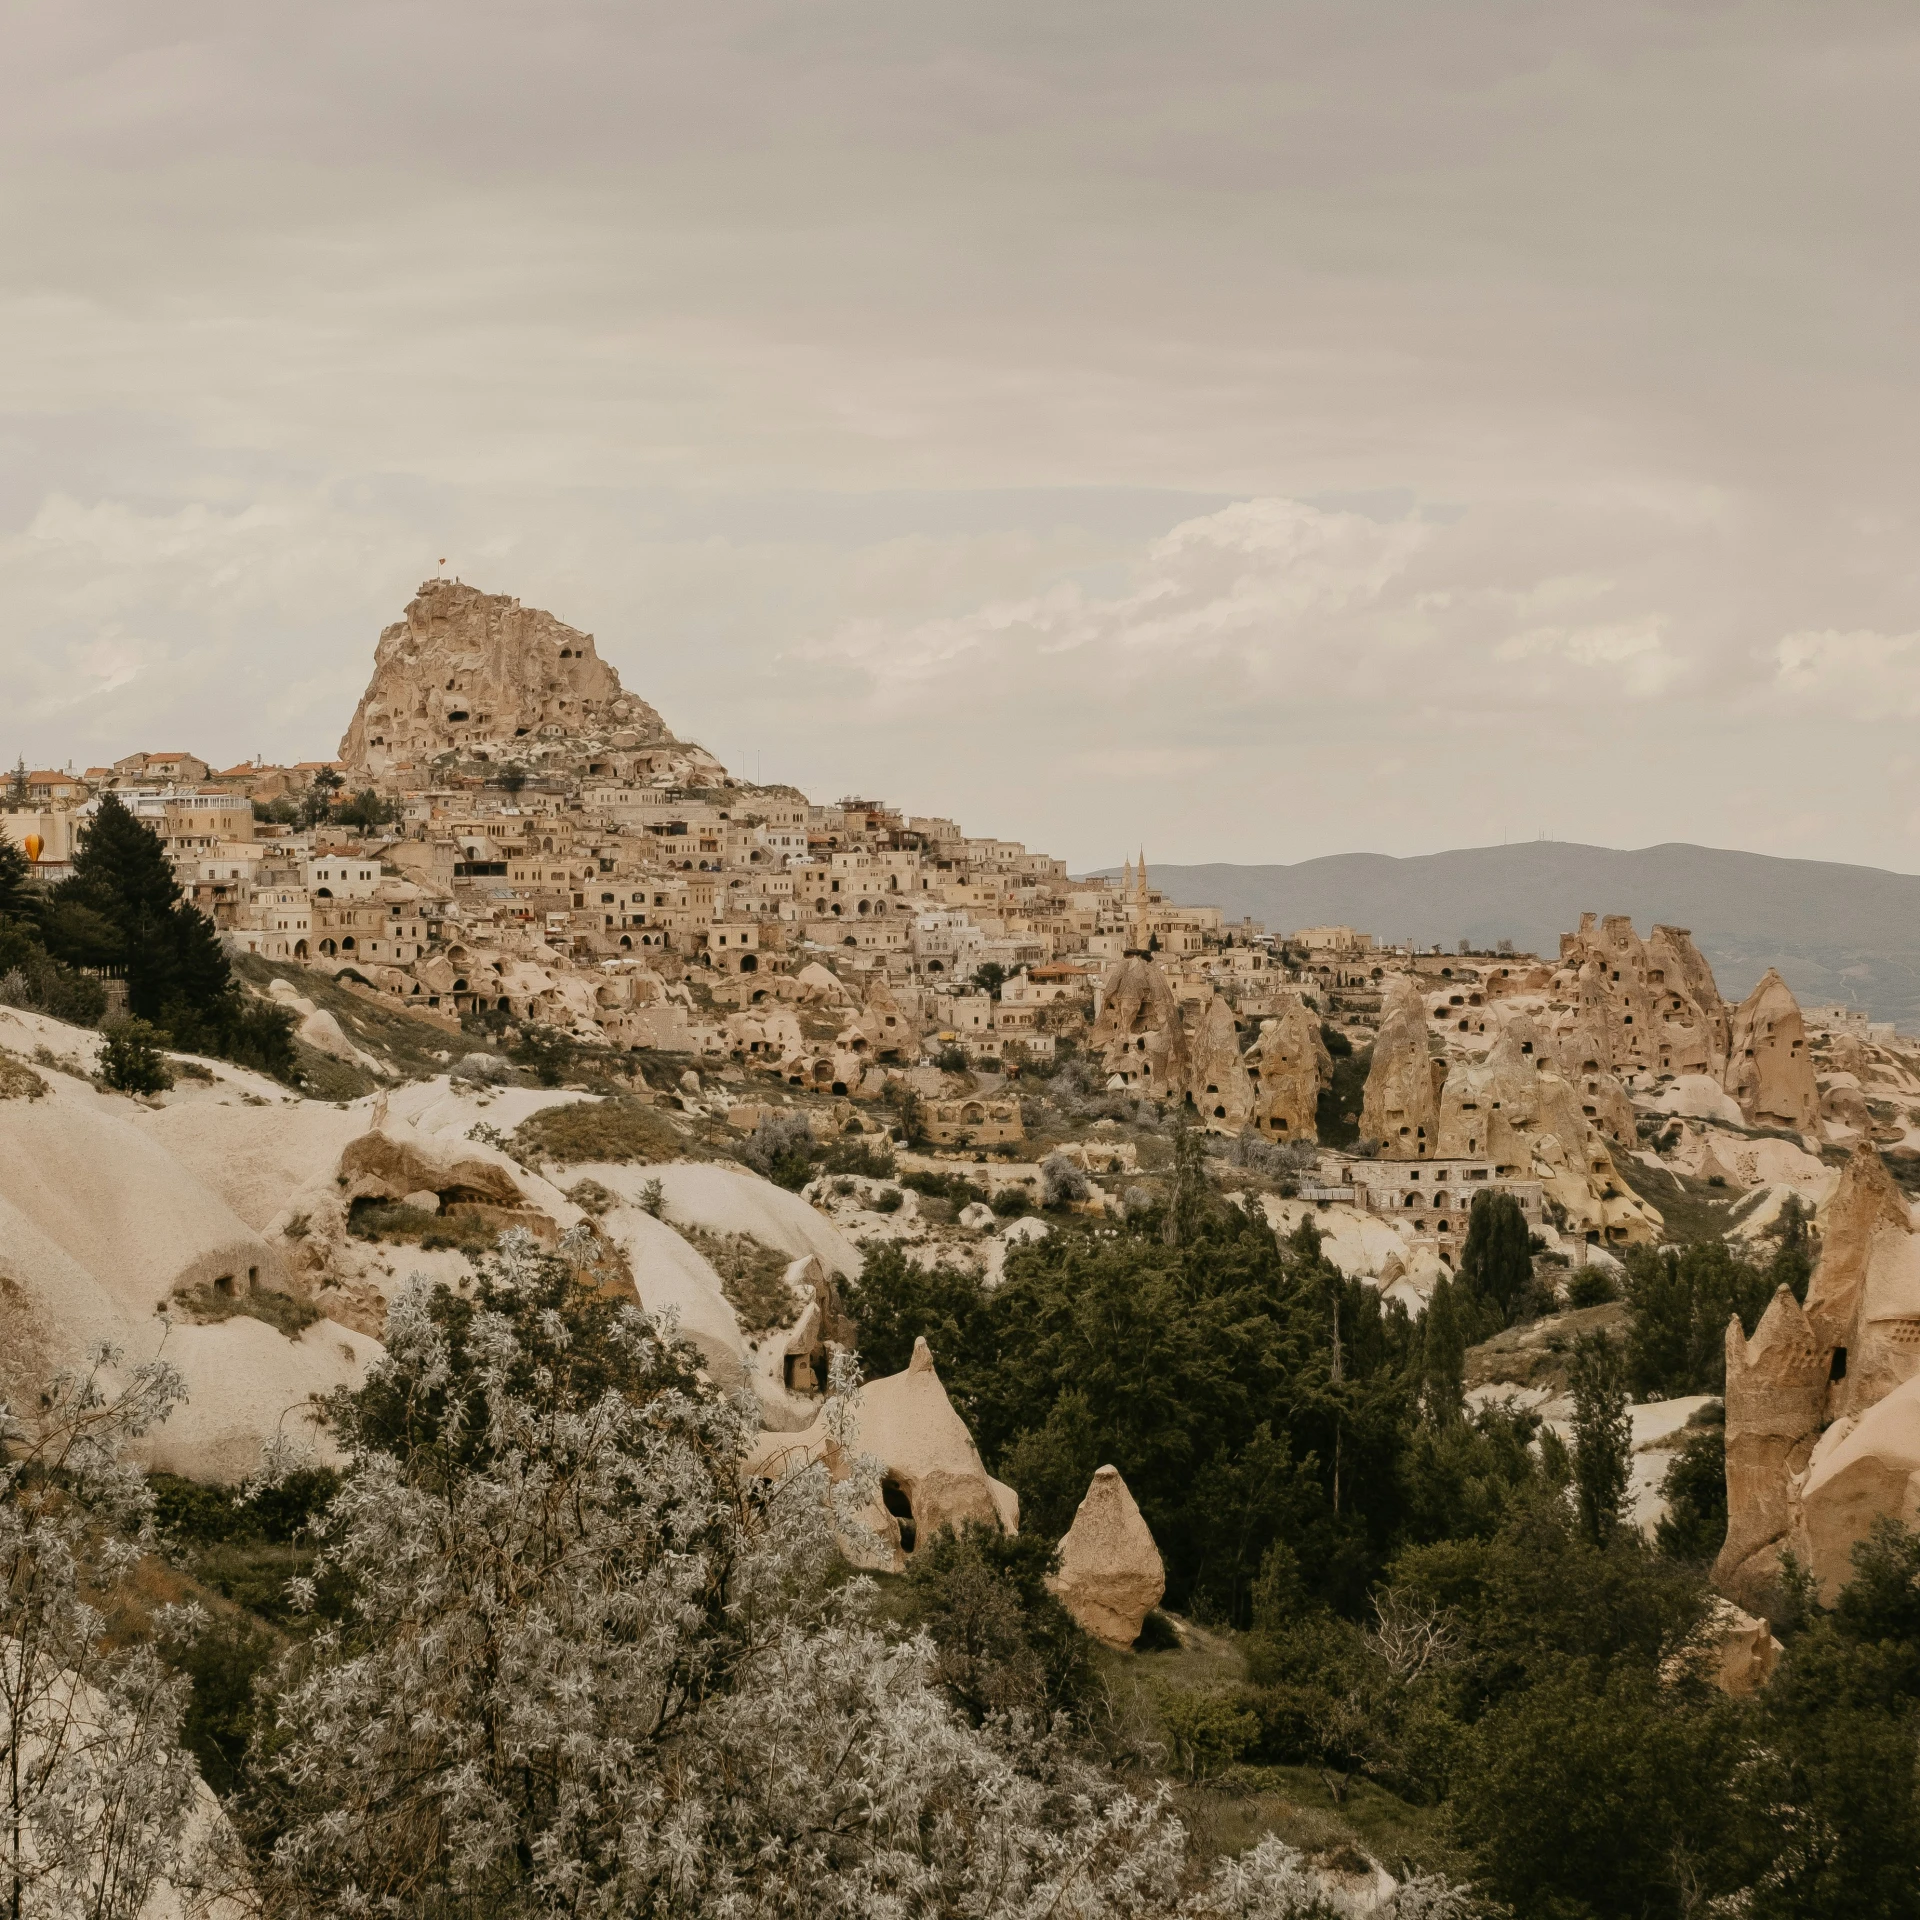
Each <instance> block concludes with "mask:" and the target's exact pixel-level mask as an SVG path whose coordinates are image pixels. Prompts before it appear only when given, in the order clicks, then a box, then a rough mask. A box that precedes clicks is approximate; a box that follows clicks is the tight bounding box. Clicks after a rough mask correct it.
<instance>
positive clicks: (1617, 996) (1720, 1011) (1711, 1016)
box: [1549, 913, 1727, 1079]
mask: <svg viewBox="0 0 1920 1920" xmlns="http://www.w3.org/2000/svg"><path fill="white" fill-rule="evenodd" d="M1549 992H1550V993H1551V995H1552V997H1553V998H1554V1000H1555V1001H1556V1002H1557V1003H1558V1004H1559V1005H1560V1006H1562V1007H1563V1008H1564V1009H1565V1010H1566V1011H1565V1017H1564V1019H1563V1021H1562V1024H1561V1026H1560V1028H1559V1031H1558V1035H1557V1037H1558V1039H1559V1042H1560V1057H1561V1062H1562V1065H1563V1067H1564V1068H1565V1069H1566V1070H1567V1071H1568V1072H1569V1073H1572V1074H1576V1075H1577V1074H1582V1073H1611V1074H1614V1075H1616V1076H1618V1077H1620V1078H1623V1079H1624V1078H1627V1077H1630V1076H1632V1075H1635V1074H1641V1073H1651V1074H1668V1073H1672V1074H1680V1073H1709V1074H1712V1075H1713V1076H1714V1077H1715V1078H1716V1079H1717V1078H1718V1077H1719V1075H1720V1073H1721V1071H1722V1069H1723V1068H1724V1066H1725V1063H1726V1058H1727V1017H1726V1007H1725V1004H1724V1002H1722V1000H1721V998H1720V990H1719V988H1718V987H1717V986H1716V985H1715V984H1714V978H1713V969H1712V968H1711V967H1710V966H1708V965H1707V962H1706V957H1705V956H1704V955H1703V954H1702V953H1701V952H1700V950H1699V948H1697V947H1696V946H1695V945H1694V944H1693V936H1692V934H1691V933H1690V932H1689V931H1688V930H1687V929H1686V928H1685V927H1668V926H1656V927H1655V928H1654V929H1653V933H1652V936H1651V937H1650V938H1649V939H1648V940H1646V941H1645V942H1642V940H1641V939H1640V937H1639V935H1638V934H1636V933H1635V932H1634V930H1633V922H1632V920H1631V919H1629V918H1628V917H1627V916H1626V915H1625V914H1619V913H1610V914H1608V915H1606V916H1605V917H1604V918H1599V917H1597V916H1595V915H1593V914H1591V913H1583V914H1582V915H1581V916H1580V926H1579V930H1578V931H1577V932H1574V933H1563V934H1562V935H1561V936H1560V969H1559V971H1558V972H1557V973H1556V974H1555V975H1554V977H1553V980H1552V983H1551V985H1550V988H1549Z"/></svg>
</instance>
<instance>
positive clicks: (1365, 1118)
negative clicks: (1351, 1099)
mask: <svg viewBox="0 0 1920 1920" xmlns="http://www.w3.org/2000/svg"><path fill="white" fill-rule="evenodd" d="M1445 1073H1446V1063H1445V1062H1444V1061H1443V1060H1440V1059H1438V1058H1436V1057H1435V1056H1434V1055H1433V1053H1432V1050H1431V1049H1430V1048H1429V1047H1428V1045H1427V1016H1426V1009H1425V1007H1424V1005H1423V1004H1422V1002H1421V999H1420V996H1419V994H1418V992H1417V991H1416V990H1415V989H1414V987H1413V984H1412V982H1411V981H1407V980H1401V981H1397V982H1396V983H1395V984H1394V986H1393V987H1392V988H1391V989H1389V991H1388V995H1387V1003H1386V1007H1385V1009H1384V1012H1383V1017H1382V1019H1381V1022H1380V1034H1379V1038H1378V1039H1376V1040H1375V1041H1374V1043H1373V1064H1372V1066H1371V1067H1369V1068H1368V1070H1367V1085H1366V1091H1365V1093H1364V1094H1363V1095H1362V1096H1361V1102H1360V1134H1361V1137H1362V1138H1363V1139H1367V1140H1375V1141H1378V1142H1379V1146H1380V1152H1381V1155H1382V1157H1383V1158H1385V1159H1388V1160H1428V1159H1431V1158H1432V1157H1433V1155H1434V1153H1435V1152H1436V1150H1437V1143H1438V1139H1439V1132H1440V1082H1441V1080H1442V1078H1443V1077H1444V1075H1445Z"/></svg>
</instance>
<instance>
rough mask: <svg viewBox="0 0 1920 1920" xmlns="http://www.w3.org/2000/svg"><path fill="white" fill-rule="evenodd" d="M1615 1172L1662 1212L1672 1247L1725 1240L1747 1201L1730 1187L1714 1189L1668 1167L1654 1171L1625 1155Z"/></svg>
mask: <svg viewBox="0 0 1920 1920" xmlns="http://www.w3.org/2000/svg"><path fill="white" fill-rule="evenodd" d="M1613 1164H1614V1169H1615V1171H1616V1172H1618V1174H1619V1175H1620V1177H1621V1179H1623V1180H1624V1181H1625V1182H1626V1183H1627V1185H1628V1186H1629V1187H1631V1188H1632V1189H1633V1191H1634V1192H1635V1193H1637V1194H1638V1195H1639V1196H1640V1198H1641V1199H1642V1200H1648V1201H1651V1202H1652V1203H1653V1205H1655V1206H1656V1207H1658V1208H1659V1209H1660V1217H1661V1219H1662V1220H1664V1221H1665V1222H1666V1227H1665V1231H1664V1232H1663V1233H1662V1235H1661V1238H1662V1240H1663V1241H1664V1242H1665V1243H1667V1244H1669V1245H1672V1246H1677V1247H1688V1246H1694V1245H1697V1244H1698V1243H1700V1242H1701V1241H1705V1240H1719V1239H1722V1238H1723V1237H1724V1236H1725V1234H1726V1231H1727V1229H1728V1227H1730V1226H1731V1225H1732V1224H1733V1214H1734V1209H1735V1208H1736V1207H1737V1206H1738V1205H1739V1203H1740V1201H1741V1200H1742V1199H1743V1198H1744V1196H1743V1195H1741V1194H1738V1193H1736V1192H1734V1191H1733V1190H1732V1189H1731V1188H1730V1187H1715V1186H1710V1185H1709V1184H1708V1183H1707V1182H1706V1181H1704V1180H1694V1179H1691V1178H1690V1177H1688V1176H1687V1175H1686V1174H1680V1173H1673V1172H1671V1171H1669V1170H1668V1169H1667V1168H1665V1167H1650V1166H1648V1165H1647V1164H1646V1163H1645V1162H1644V1161H1642V1160H1636V1159H1634V1157H1633V1156H1632V1155H1631V1154H1627V1153H1623V1154H1621V1155H1620V1156H1619V1158H1618V1159H1616V1160H1615V1161H1614V1163H1613Z"/></svg>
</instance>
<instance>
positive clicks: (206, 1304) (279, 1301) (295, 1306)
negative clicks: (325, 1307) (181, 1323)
mask: <svg viewBox="0 0 1920 1920" xmlns="http://www.w3.org/2000/svg"><path fill="white" fill-rule="evenodd" d="M167 1306H168V1310H169V1312H171V1313H173V1314H175V1315H177V1316H178V1317H179V1318H180V1319H182V1320H191V1321H193V1322H194V1323H195V1324H196V1325H199V1326H203V1327H204V1326H216V1325H218V1324H219V1322H221V1321H222V1320H233V1319H237V1318H241V1317H244V1318H246V1319H248V1320H260V1321H264V1322H265V1323H266V1324H267V1325H268V1326H270V1327H272V1328H273V1329H274V1331H275V1332H276V1333H284V1334H285V1335H286V1336H287V1338H288V1339H289V1340H298V1339H299V1338H300V1336H301V1335H302V1334H303V1333H305V1332H306V1330H307V1329H308V1328H309V1327H310V1326H312V1325H313V1323H314V1322H315V1321H316V1320H318V1319H320V1318H321V1313H320V1309H319V1308H318V1307H316V1306H315V1305H314V1304H313V1303H312V1301H310V1300H302V1299H299V1298H297V1297H296V1296H295V1295H293V1294H291V1293H275V1292H274V1291H273V1290H272V1289H271V1288H269V1287H258V1288H255V1289H254V1290H252V1291H251V1292H248V1293H222V1292H221V1291H220V1289H219V1288H218V1287H216V1286H214V1285H213V1284H212V1283H211V1282H210V1281H202V1282H201V1283H200V1285H199V1286H197V1287H183V1288H181V1289H180V1291H179V1292H177V1293H176V1294H175V1295H174V1296H173V1298H172V1299H171V1300H170V1301H168V1303H167Z"/></svg>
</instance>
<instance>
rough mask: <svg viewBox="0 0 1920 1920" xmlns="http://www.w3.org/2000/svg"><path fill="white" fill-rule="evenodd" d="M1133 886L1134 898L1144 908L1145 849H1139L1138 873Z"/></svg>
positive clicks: (1145, 880) (1145, 895)
mask: <svg viewBox="0 0 1920 1920" xmlns="http://www.w3.org/2000/svg"><path fill="white" fill-rule="evenodd" d="M1134 886H1135V893H1134V898H1135V899H1137V900H1138V901H1139V902H1140V904H1141V905H1142V906H1143V907H1144V906H1145V905H1146V904H1147V850H1146V848H1145V847H1142V848H1141V849H1140V873H1139V877H1138V878H1137V880H1136V881H1135V882H1134Z"/></svg>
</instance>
